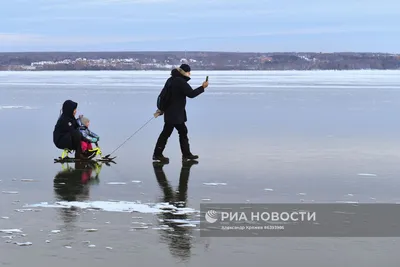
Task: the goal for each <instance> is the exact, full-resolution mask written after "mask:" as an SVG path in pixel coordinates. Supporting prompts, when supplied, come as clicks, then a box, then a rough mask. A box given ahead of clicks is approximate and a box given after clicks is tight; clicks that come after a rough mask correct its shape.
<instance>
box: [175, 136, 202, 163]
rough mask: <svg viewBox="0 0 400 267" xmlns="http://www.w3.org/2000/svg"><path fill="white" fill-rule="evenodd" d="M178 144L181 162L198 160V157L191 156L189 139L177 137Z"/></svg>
mask: <svg viewBox="0 0 400 267" xmlns="http://www.w3.org/2000/svg"><path fill="white" fill-rule="evenodd" d="M179 143H180V145H181V151H182V161H188V160H195V159H198V158H199V156H198V155H193V154H192V153H191V152H190V145H189V138H187V137H186V136H184V137H179Z"/></svg>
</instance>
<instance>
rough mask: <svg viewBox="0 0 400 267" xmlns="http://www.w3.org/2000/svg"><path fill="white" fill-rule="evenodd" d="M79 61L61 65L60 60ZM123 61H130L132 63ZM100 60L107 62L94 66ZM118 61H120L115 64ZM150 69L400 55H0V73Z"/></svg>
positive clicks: (316, 65)
mask: <svg viewBox="0 0 400 267" xmlns="http://www.w3.org/2000/svg"><path fill="white" fill-rule="evenodd" d="M77 59H83V60H84V61H83V62H86V63H82V62H78V63H77V62H72V63H65V62H62V61H64V60H71V61H75V60H77ZM124 59H134V62H132V63H126V62H123V60H124ZM100 60H106V61H107V60H109V62H106V63H104V62H102V63H101V64H100V63H97V62H98V61H100ZM118 60H121V62H119V61H118ZM45 61H50V62H56V63H55V64H54V63H53V64H46V63H44V64H41V65H35V67H34V68H30V69H29V68H25V69H29V70H144V69H148V70H152V69H166V67H165V66H167V65H179V64H181V63H182V62H186V61H188V62H189V64H190V65H191V66H192V69H197V70H356V69H378V70H385V69H386V70H389V69H392V70H393V69H400V56H399V55H393V54H385V53H231V52H184V51H182V52H29V53H28V52H27V53H0V70H19V69H24V66H31V65H32V63H37V62H45Z"/></svg>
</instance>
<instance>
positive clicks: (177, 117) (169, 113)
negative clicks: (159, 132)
mask: <svg viewBox="0 0 400 267" xmlns="http://www.w3.org/2000/svg"><path fill="white" fill-rule="evenodd" d="M189 80H190V77H187V76H185V75H183V74H182V73H180V72H179V70H178V69H173V70H172V71H171V77H170V78H169V79H168V80H167V82H166V84H168V83H169V82H171V85H170V86H171V102H170V104H169V106H168V108H167V109H166V110H165V111H164V122H165V123H169V124H182V123H184V122H186V121H187V115H186V97H189V98H195V97H196V96H198V95H200V94H202V93H203V92H204V88H203V86H200V87H198V88H196V89H194V90H193V89H192V87H191V86H190V85H189V84H188V81H189Z"/></svg>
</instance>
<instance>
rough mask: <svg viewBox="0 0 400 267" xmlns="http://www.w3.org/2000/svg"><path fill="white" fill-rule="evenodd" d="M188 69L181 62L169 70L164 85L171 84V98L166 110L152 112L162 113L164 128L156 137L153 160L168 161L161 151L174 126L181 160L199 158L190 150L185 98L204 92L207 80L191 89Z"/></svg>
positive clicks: (156, 114)
mask: <svg viewBox="0 0 400 267" xmlns="http://www.w3.org/2000/svg"><path fill="white" fill-rule="evenodd" d="M190 70H191V69H190V66H189V65H187V64H182V65H181V66H180V67H179V68H176V69H173V70H172V71H171V77H170V78H169V79H168V80H167V81H166V83H165V86H167V84H170V85H169V86H171V87H170V88H171V99H170V103H169V105H168V107H167V108H166V110H164V111H160V110H157V111H156V113H155V114H154V116H155V117H158V116H160V115H164V128H163V130H162V132H161V134H160V136H159V137H158V140H157V143H156V145H155V148H154V153H153V160H155V161H163V162H167V161H169V158H167V157H165V156H164V155H163V151H164V149H165V146H166V144H167V141H168V138H169V137H170V136H171V134H172V132H173V130H174V128H175V129H176V130H177V131H178V134H179V143H180V147H181V152H182V160H183V161H187V160H195V159H198V158H199V156H198V155H193V154H192V152H191V151H190V145H189V138H188V129H187V127H186V124H185V122H186V121H187V116H186V109H185V108H186V98H187V97H189V98H195V97H197V96H198V95H200V94H202V93H204V89H205V88H207V86H208V81H205V82H203V84H202V85H201V86H200V87H198V88H196V89H192V87H191V86H190V85H189V83H188V81H189V80H190Z"/></svg>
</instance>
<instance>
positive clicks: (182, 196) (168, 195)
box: [153, 161, 198, 261]
mask: <svg viewBox="0 0 400 267" xmlns="http://www.w3.org/2000/svg"><path fill="white" fill-rule="evenodd" d="M165 164H166V163H165V162H164V163H163V162H153V168H154V173H155V175H156V179H157V182H158V184H159V186H160V188H161V190H162V191H163V197H162V198H161V199H160V201H161V202H167V203H169V204H171V205H173V206H175V207H178V208H184V207H186V206H187V190H188V182H189V175H190V168H191V167H192V166H193V165H194V164H198V162H197V161H186V162H182V168H181V173H180V177H179V186H178V188H177V191H176V192H175V191H174V190H173V189H172V187H171V185H170V184H169V182H168V180H167V177H166V175H165V173H164V170H163V167H164V165H165ZM159 218H160V219H161V220H162V222H160V224H161V225H167V226H169V227H171V228H173V229H174V231H169V230H160V232H161V238H162V240H163V242H166V243H167V244H168V246H169V250H170V252H171V254H172V256H174V257H177V258H179V259H180V260H183V261H187V260H189V259H190V256H191V252H190V249H191V246H192V244H191V241H192V237H191V229H190V228H186V227H180V226H178V225H179V224H177V223H174V222H170V221H168V220H171V219H173V220H176V219H178V220H187V219H188V215H186V214H182V215H174V214H172V213H168V212H165V213H162V214H160V215H159Z"/></svg>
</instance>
